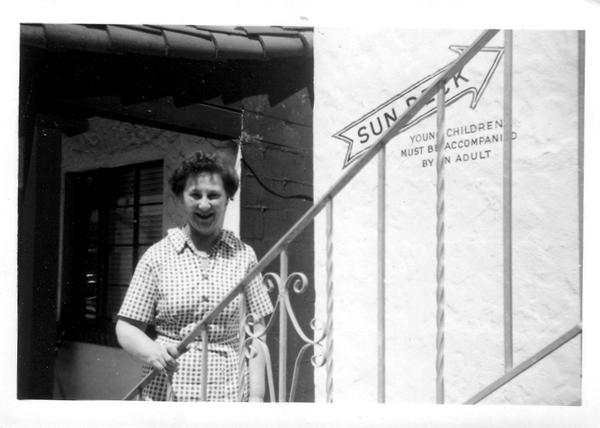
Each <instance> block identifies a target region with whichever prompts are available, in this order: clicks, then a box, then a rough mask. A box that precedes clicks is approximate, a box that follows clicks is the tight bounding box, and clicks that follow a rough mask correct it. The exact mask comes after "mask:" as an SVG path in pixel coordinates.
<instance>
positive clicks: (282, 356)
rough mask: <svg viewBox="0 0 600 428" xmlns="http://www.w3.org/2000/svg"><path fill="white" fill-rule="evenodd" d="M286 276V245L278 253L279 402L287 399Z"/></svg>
mask: <svg viewBox="0 0 600 428" xmlns="http://www.w3.org/2000/svg"><path fill="white" fill-rule="evenodd" d="M287 278H288V253H287V246H286V247H285V248H284V249H283V250H282V251H281V255H280V279H281V283H280V284H279V293H280V295H281V296H280V299H282V300H281V302H282V304H281V305H280V306H279V402H280V403H285V402H286V401H287V392H286V390H287V308H286V307H285V303H284V302H285V298H284V297H285V296H284V294H287V288H286V286H285V284H286V282H287Z"/></svg>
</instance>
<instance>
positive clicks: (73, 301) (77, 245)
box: [59, 160, 165, 347]
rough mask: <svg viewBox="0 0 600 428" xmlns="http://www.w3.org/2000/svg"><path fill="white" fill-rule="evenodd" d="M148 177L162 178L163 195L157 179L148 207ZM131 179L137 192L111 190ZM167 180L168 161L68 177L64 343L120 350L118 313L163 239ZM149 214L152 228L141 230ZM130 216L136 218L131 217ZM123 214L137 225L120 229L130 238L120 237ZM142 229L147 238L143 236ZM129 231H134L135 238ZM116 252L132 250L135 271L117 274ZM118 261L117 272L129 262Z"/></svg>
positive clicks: (131, 268)
mask: <svg viewBox="0 0 600 428" xmlns="http://www.w3.org/2000/svg"><path fill="white" fill-rule="evenodd" d="M146 172H150V173H152V172H153V173H156V174H158V172H160V176H159V178H160V191H159V190H158V189H159V188H158V187H156V182H157V181H158V178H154V182H153V183H154V184H155V188H154V190H153V191H154V194H153V195H151V196H150V201H148V200H146V201H142V189H141V182H142V175H143V174H145V173H146ZM129 173H133V187H132V186H131V185H129V186H127V185H123V188H125V189H127V190H125V191H124V192H122V193H115V192H114V187H113V191H111V185H113V186H114V185H115V183H117V182H118V181H119V180H117V179H115V177H121V176H123V175H125V174H129ZM155 177H156V176H155ZM163 177H164V172H163V161H162V160H158V161H151V162H145V163H138V164H132V165H126V166H121V167H115V168H103V169H96V170H93V171H86V172H70V173H67V174H65V212H64V218H65V221H64V235H63V236H64V243H65V244H64V250H63V260H64V263H63V281H62V293H61V315H60V321H59V326H60V332H61V335H62V337H61V339H62V340H66V341H77V342H86V343H93V344H98V345H103V346H112V347H118V346H119V345H118V342H117V339H116V335H115V324H116V320H117V318H116V311H118V306H120V302H121V301H122V297H123V296H124V293H125V291H126V290H127V287H128V286H129V281H130V280H131V276H132V274H133V271H134V269H135V265H136V264H137V262H138V260H139V258H140V257H141V255H142V254H143V252H144V251H145V250H146V249H147V248H148V247H149V246H150V245H152V244H153V243H155V242H157V241H158V240H160V239H161V238H162V235H163V231H162V222H163V210H164V194H165V190H164V178H163ZM144 183H146V182H144ZM116 185H117V186H118V185H119V184H118V183H117V184H116ZM120 190H121V191H122V190H123V189H120ZM129 190H130V191H129ZM159 192H160V196H159ZM116 195H118V196H119V197H116ZM146 199H147V198H146ZM157 199H159V201H157ZM144 209H149V210H150V212H151V213H150V214H149V216H148V218H145V220H146V223H148V224H147V225H146V226H144V225H142V224H141V221H142V219H141V216H140V213H141V212H142V211H143V210H144ZM153 209H154V212H152V210H153ZM94 211H96V212H95V213H94ZM129 211H133V212H132V213H129ZM156 211H158V212H159V213H160V215H158V214H157V213H156ZM119 213H126V214H131V215H132V221H133V224H131V223H128V225H129V226H131V227H127V226H126V227H121V229H120V230H121V232H122V234H123V235H124V236H125V237H124V236H121V235H119V234H118V232H117V230H118V229H119V226H118V225H116V222H117V221H118V220H119ZM93 215H95V216H97V228H96V229H94V227H93V225H94V221H93V220H92V219H91V218H92V216H93ZM157 217H159V220H157ZM153 220H154V222H152V221H153ZM111 221H112V223H111ZM142 228H143V229H144V230H143V231H144V232H145V233H143V234H142V233H141V232H142V230H141V229H142ZM128 229H132V230H131V232H132V235H131V238H129V235H128V232H130V231H129V230H128ZM142 235H144V237H146V239H144V237H142ZM94 237H95V238H96V241H94V239H93V238H94ZM127 239H131V241H130V242H126V243H124V242H123V240H127ZM95 249H97V259H96V260H93V257H92V256H91V254H93V253H94V251H95ZM115 249H120V250H125V252H126V251H127V250H128V249H131V266H125V267H122V266H121V267H117V268H115V269H112V271H111V265H110V261H109V257H111V255H112V256H114V255H115V254H117V253H116V252H114V251H115ZM111 250H112V251H113V252H111ZM116 251H117V252H118V251H119V250H116ZM116 259H117V262H116V264H114V265H113V267H115V266H119V262H120V261H122V259H128V257H127V256H125V257H121V258H119V257H116ZM94 275H95V276H94ZM115 277H118V278H119V279H120V282H119V281H117V282H116V283H112V281H114V278H115ZM94 284H95V297H96V299H95V301H94V298H93V297H94V295H93V291H92V292H90V290H93V289H94ZM110 287H120V290H115V289H113V290H112V291H110V290H109V288H110ZM109 297H112V298H113V299H112V301H109V300H110V299H109ZM111 305H112V306H111ZM111 309H112V310H111ZM108 311H110V313H109V312H108Z"/></svg>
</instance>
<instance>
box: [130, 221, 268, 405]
mask: <svg viewBox="0 0 600 428" xmlns="http://www.w3.org/2000/svg"><path fill="white" fill-rule="evenodd" d="M202 257H203V256H202V255H201V254H199V253H198V252H197V251H196V250H195V248H194V246H193V244H192V242H191V240H190V238H189V237H188V236H187V234H185V232H183V230H182V229H170V230H169V231H168V235H167V236H166V237H165V238H164V239H162V240H161V241H160V242H158V243H156V244H155V245H153V246H152V247H150V248H149V249H148V251H146V253H145V254H144V255H143V257H142V258H141V259H140V261H139V263H138V265H137V267H136V270H135V273H134V275H133V278H132V280H131V284H130V286H129V289H128V290H127V294H126V296H125V300H124V301H123V305H122V306H121V310H120V311H119V317H123V318H129V319H133V320H137V321H141V322H145V323H152V324H154V325H155V327H156V331H157V333H158V337H157V339H156V341H157V342H158V343H162V344H165V345H166V344H178V343H179V342H180V341H181V340H182V339H183V338H184V337H185V336H186V335H187V334H188V333H190V332H191V331H192V330H193V329H194V327H196V325H197V324H198V323H199V322H200V321H201V320H202V319H203V318H204V317H205V315H207V314H208V312H210V310H211V309H212V308H214V307H215V306H216V305H217V304H218V303H219V302H220V301H221V300H222V299H223V297H225V296H226V295H227V293H228V292H229V291H230V290H231V289H232V288H234V287H235V286H236V285H237V284H238V283H239V282H240V281H241V280H242V278H244V276H246V274H247V273H248V272H249V271H250V269H252V268H253V267H254V266H255V265H256V263H257V261H256V255H255V253H254V250H252V248H250V247H249V246H248V245H246V244H244V243H243V242H242V241H240V240H239V239H238V238H236V237H235V236H234V235H233V233H231V232H229V231H225V230H224V231H222V232H221V235H220V236H219V239H218V241H217V243H216V244H215V245H214V246H213V248H212V250H211V252H210V253H209V254H208V259H209V269H208V272H205V271H204V270H203V268H202V261H201V258H202ZM204 257H206V256H204ZM245 296H246V302H247V303H246V310H247V312H248V313H254V314H256V315H257V316H258V317H264V316H265V315H268V314H270V313H271V312H272V311H273V305H272V304H271V300H270V299H269V296H268V294H267V291H266V289H265V287H264V286H263V284H262V280H261V276H260V275H258V276H257V277H256V278H255V279H254V280H253V281H252V283H251V284H249V285H248V286H247V287H246V289H245ZM240 299H241V295H238V296H237V297H236V298H235V299H234V300H233V301H232V303H231V304H230V305H228V306H227V308H226V309H225V310H224V311H223V312H222V313H221V314H220V315H219V316H218V317H217V318H216V319H215V320H214V321H213V323H212V324H211V325H210V326H209V329H208V331H209V334H208V337H209V344H208V385H207V390H208V396H207V399H208V400H209V401H237V400H238V372H239V355H238V350H239V325H240ZM201 360H202V342H201V336H199V337H198V338H196V340H195V341H194V342H193V344H192V347H191V349H190V350H189V351H188V352H186V353H185V354H183V355H182V356H181V357H179V358H178V362H179V370H178V371H177V372H176V373H175V374H174V375H173V380H172V394H173V397H174V399H175V400H177V401H199V400H200V389H201V379H202V378H201V375H202V373H201ZM150 370H151V367H149V366H144V369H143V374H142V376H145V375H146V374H147V373H148V372H149V371H150ZM243 376H244V380H245V381H244V383H243V384H244V387H243V388H244V391H243V400H244V401H247V399H248V388H249V385H248V372H247V369H246V370H244V374H243ZM167 384H168V380H167V376H166V375H163V374H161V375H159V376H157V377H156V378H155V379H154V380H153V381H152V383H150V384H149V385H148V386H147V387H146V388H145V389H144V392H143V394H142V399H144V400H155V401H164V400H165V399H166V396H167Z"/></svg>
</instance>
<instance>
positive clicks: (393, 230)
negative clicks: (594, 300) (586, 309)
mask: <svg viewBox="0 0 600 428" xmlns="http://www.w3.org/2000/svg"><path fill="white" fill-rule="evenodd" d="M479 34H481V32H480V31H466V30H452V31H450V30H391V29H390V30H387V29H356V28H354V29H352V30H345V29H339V28H338V29H323V28H321V29H319V30H318V31H316V32H315V37H316V40H315V45H316V46H318V49H316V50H315V93H316V94H318V96H317V97H316V99H315V114H314V118H315V126H314V129H315V159H314V160H315V195H322V194H324V193H325V192H326V191H327V190H328V189H329V187H330V186H331V185H332V184H333V183H334V182H335V181H336V180H337V179H338V178H339V177H340V176H341V175H342V173H343V163H344V159H345V156H346V151H347V149H348V144H346V143H344V142H343V141H341V140H340V139H337V138H333V137H332V136H333V135H334V134H336V133H337V132H339V131H341V130H342V129H344V128H345V127H346V126H348V125H350V124H351V123H353V122H355V121H357V120H358V119H360V118H362V117H363V116H364V115H365V114H366V113H368V112H369V111H371V110H373V109H375V108H377V107H378V106H380V105H382V104H384V103H385V102H386V101H388V100H389V99H391V98H392V97H394V96H396V95H398V94H400V93H402V92H403V91H404V90H406V89H407V88H409V87H411V85H413V84H415V83H417V82H419V81H420V80H422V79H424V78H426V77H427V76H430V75H432V74H433V73H435V72H436V71H438V70H440V69H441V68H442V67H444V66H446V65H447V64H449V63H450V62H451V61H452V60H454V59H455V58H456V57H457V53H456V52H455V51H453V50H451V49H449V47H450V46H453V45H458V46H468V45H470V44H471V43H472V42H473V40H475V39H476V38H477V37H478V36H479ZM503 44H504V38H503V34H502V33H499V34H498V35H496V36H495V38H494V39H493V40H492V41H491V42H490V43H488V45H487V46H488V47H498V48H502V47H503ZM480 55H481V57H480V56H478V57H477V58H476V60H477V61H479V62H478V63H477V64H478V65H474V64H475V63H473V65H472V66H471V67H472V68H469V66H467V67H465V69H464V70H463V72H462V74H461V75H462V77H463V78H462V79H458V80H457V81H456V82H451V83H449V85H450V86H452V85H456V86H455V87H454V88H453V89H456V90H458V87H459V86H460V87H461V88H463V87H465V88H466V87H467V85H471V86H474V87H475V88H479V93H480V95H481V96H480V99H479V101H478V102H477V104H476V106H475V108H472V107H471V106H472V96H471V95H466V96H463V97H462V98H460V99H459V100H458V101H456V102H454V103H453V104H452V105H450V106H449V107H448V108H447V109H446V129H447V130H452V131H450V133H449V134H447V137H446V142H447V143H452V142H454V141H456V142H457V143H456V144H458V141H461V140H464V139H465V138H468V139H469V140H470V139H472V138H478V141H479V142H480V143H481V144H480V145H477V146H470V147H468V148H456V149H449V150H447V151H446V155H447V156H448V157H449V158H450V162H449V163H448V164H446V167H445V200H446V202H445V300H446V305H445V373H444V375H445V399H446V403H462V402H464V401H466V400H467V399H469V398H470V397H471V396H472V395H474V394H475V393H477V392H478V391H479V390H481V389H482V388H483V387H485V386H487V385H488V384H490V383H491V382H493V381H494V380H496V379H497V378H498V377H500V376H501V375H502V374H504V342H503V340H504V325H503V317H504V312H503V201H502V195H503V191H502V179H503V171H502V159H503V146H502V142H501V140H500V138H501V136H502V132H503V129H502V118H503V75H502V73H503V68H502V67H503V64H504V60H503V59H502V60H500V62H499V65H498V67H497V69H495V71H493V58H494V55H495V54H493V53H487V54H485V55H484V54H483V53H482V54H480ZM486 55H487V56H486ZM484 56H485V57H486V59H483V58H484ZM474 61H475V60H474ZM473 67H474V68H473ZM477 67H478V68H477ZM492 71H493V72H492ZM488 72H489V74H487V73H488ZM486 75H487V76H489V77H490V78H489V81H488V82H487V86H486V85H485V84H484V83H483V82H484V80H483V78H484V77H485V76H486ZM467 80H468V82H467ZM482 88H483V93H481V90H482ZM432 105H435V104H432ZM400 113H401V111H399V112H398V115H399V114H400ZM435 120H436V119H435V116H432V117H429V118H427V119H424V120H423V121H421V122H420V123H418V124H417V125H415V126H413V127H411V128H409V129H407V130H406V131H405V132H404V133H403V134H401V135H400V136H399V137H397V138H396V139H394V140H393V141H392V142H390V144H389V145H388V147H387V185H386V192H387V207H386V217H387V233H386V251H387V256H386V274H387V275H386V311H387V319H386V329H387V334H386V339H387V357H386V372H387V388H386V389H387V396H386V401H387V402H394V403H435V401H436V369H435V367H436V365H435V361H436V286H437V283H436V221H437V218H436V170H435V152H433V153H430V152H429V150H430V146H433V145H434V144H435V140H432V139H431V138H430V137H431V135H430V133H431V132H435V131H436V122H435ZM577 121H578V34H577V32H575V31H516V32H515V33H514V74H513V131H514V133H515V134H514V140H513V180H514V185H513V200H512V201H513V229H512V230H513V232H512V237H513V290H514V302H513V320H514V321H513V323H514V365H517V364H519V363H520V362H522V361H523V360H525V359H527V358H528V357H530V356H531V355H533V354H534V353H535V352H537V351H538V350H540V349H541V348H542V347H544V346H546V345H547V344H549V343H550V342H551V341H553V340H554V339H555V338H557V337H558V336H559V335H561V334H562V333H564V332H566V331H567V330H568V329H570V328H571V327H573V326H574V325H576V324H577V323H578V322H579V319H580V273H579V257H580V256H579V245H580V243H579V211H578V209H579V199H578V198H579V181H578V180H579V178H578V144H579V143H578V127H577V123H578V122H577ZM366 126H368V122H366ZM473 126H474V128H473ZM473 129H475V130H474V132H472V131H473ZM375 130H377V123H375ZM362 135H363V136H364V131H363V134H362ZM355 137H357V138H358V136H357V135H356V134H355ZM480 137H482V138H480ZM487 137H489V139H488V142H486V138H487ZM494 139H495V140H494ZM357 146H358V147H360V143H359V142H358V143H357ZM418 147H422V149H417V150H413V151H412V152H411V151H406V149H416V148H418ZM354 149H356V147H354ZM403 150H405V151H404V152H403ZM411 153H412V155H411ZM426 159H428V160H433V166H425V165H426ZM427 165H431V164H430V163H429V164H427ZM325 242H326V241H325V225H324V216H323V215H321V216H320V217H319V219H318V221H317V224H316V230H315V245H316V275H315V276H316V279H317V280H316V284H317V285H316V286H317V299H318V301H317V314H318V317H319V318H322V319H323V320H324V319H325V317H326V314H325V284H326V271H325ZM334 263H335V264H334V294H335V309H334V310H335V321H334V323H335V324H334V325H335V330H334V332H335V333H334V344H335V345H334V349H335V355H334V367H335V372H334V379H335V380H334V385H335V386H334V401H336V402H356V403H369V402H376V401H377V358H378V356H377V342H376V340H377V336H376V334H377V300H376V299H377V270H376V269H377V162H376V160H375V162H372V164H371V165H369V166H367V167H366V168H365V170H363V171H362V172H361V173H360V174H359V175H358V176H357V177H356V179H355V180H354V181H353V182H352V183H351V184H350V185H349V186H348V188H346V189H345V191H344V192H342V194H341V195H339V196H338V197H337V198H336V199H335V200H334ZM580 349H581V342H580V338H576V339H574V340H573V341H572V342H571V343H569V344H568V345H566V346H564V347H563V348H561V349H560V350H559V351H557V352H556V353H555V354H553V355H551V356H549V357H548V358H546V359H545V360H544V361H543V362H541V363H540V364H538V365H537V366H535V367H534V368H532V369H531V370H530V371H528V372H527V373H525V374H523V375H522V376H520V377H519V378H517V379H516V380H514V381H513V382H511V383H510V384H509V385H507V386H506V387H505V388H503V389H501V390H500V391H498V392H496V393H494V394H493V395H491V396H490V397H488V398H487V399H486V400H485V401H484V403H489V404H491V403H498V404H555V405H569V404H571V403H573V402H575V401H576V400H578V399H580V394H581V377H580V374H581V365H580V364H581V353H580ZM316 377H317V378H316V383H317V401H319V400H320V401H323V400H324V398H323V397H324V394H325V382H324V369H323V370H316ZM319 397H320V398H319Z"/></svg>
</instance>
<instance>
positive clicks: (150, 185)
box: [140, 165, 164, 204]
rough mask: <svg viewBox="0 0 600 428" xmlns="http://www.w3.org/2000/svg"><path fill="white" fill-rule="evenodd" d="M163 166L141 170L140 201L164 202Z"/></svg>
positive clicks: (149, 202) (146, 202) (142, 202)
mask: <svg viewBox="0 0 600 428" xmlns="http://www.w3.org/2000/svg"><path fill="white" fill-rule="evenodd" d="M163 189H164V183H163V167H162V165H158V166H155V167H152V168H144V169H142V170H140V203H141V204H151V203H162V199H163Z"/></svg>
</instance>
